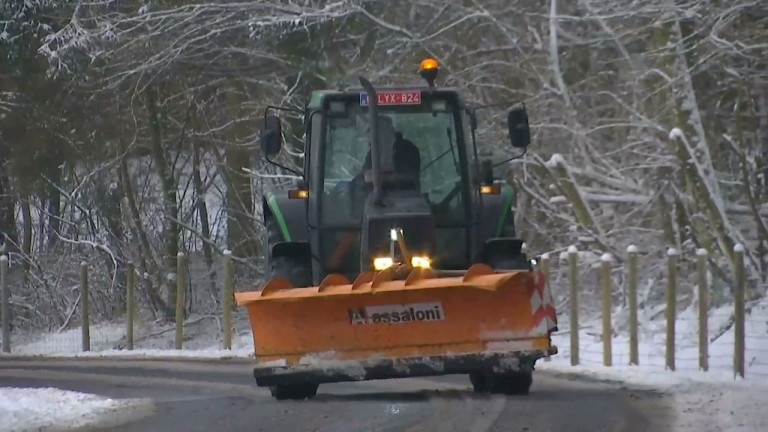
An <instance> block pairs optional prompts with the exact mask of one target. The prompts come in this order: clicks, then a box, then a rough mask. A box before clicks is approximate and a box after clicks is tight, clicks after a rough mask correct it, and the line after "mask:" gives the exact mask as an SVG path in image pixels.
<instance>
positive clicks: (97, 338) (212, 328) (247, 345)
mask: <svg viewBox="0 0 768 432" xmlns="http://www.w3.org/2000/svg"><path fill="white" fill-rule="evenodd" d="M249 327H250V325H249V324H247V323H240V322H238V323H236V328H239V330H238V331H237V332H236V333H235V334H234V335H233V337H232V349H231V350H225V349H223V348H222V336H221V332H220V330H219V327H218V325H216V323H215V322H213V320H210V319H204V318H200V317H191V318H190V320H188V322H187V324H186V325H185V327H184V343H183V349H182V350H176V349H173V348H174V346H175V344H174V340H175V325H174V324H163V325H137V326H136V329H135V330H134V335H135V342H134V348H135V349H134V350H127V349H125V330H126V325H125V323H124V322H123V323H103V324H98V325H93V326H91V329H90V336H91V350H90V351H88V352H83V350H82V330H81V329H80V328H79V327H75V328H72V329H69V330H64V331H61V332H45V333H35V334H25V335H13V336H14V340H13V343H12V345H11V355H13V356H18V355H23V356H52V357H185V358H190V357H201V358H253V335H252V333H251V331H250V328H249ZM2 355H3V354H0V358H1V357H2Z"/></svg>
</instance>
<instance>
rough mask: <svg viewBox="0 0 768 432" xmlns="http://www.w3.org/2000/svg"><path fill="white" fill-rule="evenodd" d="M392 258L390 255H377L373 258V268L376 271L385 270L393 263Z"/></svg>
mask: <svg viewBox="0 0 768 432" xmlns="http://www.w3.org/2000/svg"><path fill="white" fill-rule="evenodd" d="M394 263H395V262H394V260H392V258H390V257H379V258H374V259H373V269H374V270H376V271H382V270H386V269H388V268H390V267H392V265H393V264H394Z"/></svg>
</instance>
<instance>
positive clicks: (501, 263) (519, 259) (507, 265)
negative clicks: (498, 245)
mask: <svg viewBox="0 0 768 432" xmlns="http://www.w3.org/2000/svg"><path fill="white" fill-rule="evenodd" d="M487 264H488V265H489V266H491V267H493V269H494V270H523V271H533V266H532V265H531V262H530V261H529V260H528V257H527V256H526V254H524V253H521V254H517V255H513V256H511V257H507V256H504V257H502V256H496V257H494V256H491V257H489V258H488V260H487Z"/></svg>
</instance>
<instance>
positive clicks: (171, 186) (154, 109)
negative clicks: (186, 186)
mask: <svg viewBox="0 0 768 432" xmlns="http://www.w3.org/2000/svg"><path fill="white" fill-rule="evenodd" d="M144 94H145V98H146V104H147V120H148V121H149V131H150V138H151V139H150V147H151V151H152V158H153V159H154V162H155V166H156V168H157V173H158V175H159V176H160V186H161V188H162V190H163V191H162V193H163V245H164V255H165V259H164V260H163V261H164V269H163V271H164V272H165V274H166V275H167V276H166V277H164V278H163V284H164V285H165V289H166V292H167V293H168V295H167V298H168V306H169V308H168V310H169V312H170V313H169V314H168V315H167V318H168V319H173V317H174V316H175V314H176V311H175V309H176V286H175V280H176V278H177V277H178V275H177V274H176V259H177V258H176V256H177V255H178V253H179V226H178V224H177V223H176V222H175V219H176V218H178V215H179V208H178V202H177V199H176V193H177V187H176V179H175V178H174V176H173V171H172V169H171V166H170V165H169V163H168V161H167V159H166V157H165V151H164V150H163V136H162V130H161V128H160V115H159V112H158V111H159V107H158V106H157V99H156V95H155V89H154V87H152V86H150V87H148V88H147V90H146V91H145V93H144Z"/></svg>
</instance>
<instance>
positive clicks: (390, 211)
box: [262, 60, 528, 286]
mask: <svg viewBox="0 0 768 432" xmlns="http://www.w3.org/2000/svg"><path fill="white" fill-rule="evenodd" d="M420 72H421V74H422V76H423V77H424V78H425V79H426V80H427V84H428V85H427V86H416V87H386V88H384V87H381V88H378V89H375V88H373V86H372V85H371V84H370V83H369V82H368V81H367V80H365V79H363V78H361V84H362V86H363V87H361V88H351V89H346V90H343V91H330V90H322V91H315V92H313V94H312V96H311V98H310V102H309V103H308V105H307V107H306V110H305V112H304V117H305V125H306V141H305V158H304V172H303V177H304V181H303V188H302V189H301V190H300V191H293V192H291V193H289V194H288V196H287V197H286V196H283V197H278V198H272V199H271V202H270V199H269V198H268V199H267V204H266V205H265V217H266V218H267V219H268V218H270V217H272V218H275V217H278V216H279V217H281V218H283V219H284V220H283V221H282V224H280V226H281V230H282V231H283V234H284V235H283V238H282V240H283V241H282V242H277V243H275V244H271V245H269V247H270V249H271V251H270V253H269V256H270V257H275V255H276V254H275V252H277V254H278V255H281V254H283V253H290V254H291V255H294V256H296V255H297V254H298V255H301V256H302V257H304V258H302V259H303V260H305V262H307V263H310V264H309V268H308V269H307V270H308V271H307V272H306V274H305V277H304V279H305V280H301V281H298V280H295V278H294V280H292V282H293V283H294V284H298V285H296V286H306V285H310V284H312V283H319V281H320V280H322V279H323V278H324V277H325V276H326V275H328V274H332V273H337V274H343V275H345V276H347V277H349V278H354V277H356V276H357V275H358V274H360V273H363V272H367V271H371V270H376V271H380V270H383V269H385V268H387V267H390V266H393V265H406V266H414V267H431V268H434V269H440V270H462V269H466V268H467V267H468V266H469V265H471V264H472V263H475V262H478V261H482V260H483V258H482V256H481V255H482V252H483V248H484V244H485V242H486V241H487V240H488V239H490V238H496V237H511V236H514V225H513V222H512V218H511V217H510V215H509V213H510V210H509V208H510V207H511V205H512V198H513V192H512V191H511V188H509V187H502V186H500V185H496V184H494V182H493V176H492V171H491V172H490V173H489V172H488V171H490V169H489V167H488V166H485V167H484V168H485V169H481V164H480V161H479V160H478V157H477V149H476V145H475V142H474V131H473V124H474V123H475V122H474V121H473V117H474V112H473V111H472V110H471V109H470V108H469V107H468V106H467V105H466V104H465V102H464V101H463V100H462V98H461V96H460V95H459V92H458V91H457V90H456V89H451V88H438V87H434V78H435V77H436V74H437V63H436V62H434V60H427V61H425V62H423V63H422V65H421V67H420ZM515 110H517V111H515ZM520 110H521V109H520V108H516V109H513V111H511V112H510V119H511V120H510V131H513V130H514V131H516V130H517V128H520V127H524V132H525V134H520V133H517V132H515V133H516V135H513V136H512V137H513V139H514V138H515V137H517V138H518V142H514V141H513V144H515V145H517V146H519V147H523V148H524V147H525V146H526V145H527V139H528V138H527V128H528V124H527V117H525V111H524V108H522V111H520ZM513 114H514V116H516V117H514V118H513ZM280 135H281V132H280V123H279V120H277V119H276V118H275V117H274V116H266V117H265V130H264V134H263V136H262V144H263V146H264V152H265V153H266V155H267V157H268V158H269V157H272V156H274V155H275V154H276V153H277V151H279V149H280V141H279V137H280ZM275 141H277V142H275ZM483 171H485V172H483ZM290 198H294V200H290ZM287 200H288V201H294V202H290V203H289V202H286V201H287ZM286 213H289V214H288V215H287V216H286ZM302 221H303V223H302ZM266 223H267V225H268V227H269V221H266ZM292 230H293V231H294V232H293V233H291V232H290V231H292ZM286 234H287V235H286ZM280 243H292V245H290V246H289V245H287V244H285V245H284V244H280Z"/></svg>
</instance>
